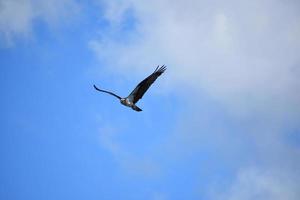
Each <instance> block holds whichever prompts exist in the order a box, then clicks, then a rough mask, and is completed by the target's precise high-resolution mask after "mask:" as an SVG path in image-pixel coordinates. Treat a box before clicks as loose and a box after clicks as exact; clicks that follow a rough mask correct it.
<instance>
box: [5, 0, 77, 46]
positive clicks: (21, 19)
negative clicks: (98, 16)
mask: <svg viewBox="0 0 300 200" xmlns="http://www.w3.org/2000/svg"><path fill="white" fill-rule="evenodd" d="M78 9H79V7H78V5H77V3H76V2H75V1H73V0H52V1H47V0H40V1H39V0H9V1H6V0H0V41H1V42H3V43H4V44H5V46H11V45H13V44H14V40H15V39H16V38H30V37H31V36H32V33H33V32H34V31H33V29H34V23H35V21H38V20H40V21H44V22H46V23H47V24H48V25H51V26H53V25H56V24H59V23H61V22H65V21H67V20H68V18H69V17H70V16H72V15H74V14H75V13H77V12H78Z"/></svg>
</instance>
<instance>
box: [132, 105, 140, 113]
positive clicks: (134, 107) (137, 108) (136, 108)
mask: <svg viewBox="0 0 300 200" xmlns="http://www.w3.org/2000/svg"><path fill="white" fill-rule="evenodd" d="M132 109H133V110H135V111H138V112H140V111H142V109H140V108H139V107H137V106H136V105H135V104H133V106H132Z"/></svg>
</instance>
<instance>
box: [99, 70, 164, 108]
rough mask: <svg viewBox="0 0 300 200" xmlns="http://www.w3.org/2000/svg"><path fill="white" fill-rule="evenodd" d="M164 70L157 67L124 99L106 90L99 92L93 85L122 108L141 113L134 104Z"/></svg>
mask: <svg viewBox="0 0 300 200" xmlns="http://www.w3.org/2000/svg"><path fill="white" fill-rule="evenodd" d="M165 70H166V67H165V66H164V65H163V66H161V67H159V66H158V67H157V68H156V69H155V71H154V72H153V73H152V74H151V75H150V76H148V77H147V78H145V79H144V80H143V81H142V82H140V83H139V84H138V85H137V86H136V88H135V89H134V90H133V91H132V92H131V93H130V94H129V95H128V97H126V98H122V97H120V96H118V95H116V94H114V93H112V92H109V91H106V90H100V89H99V88H97V87H96V86H95V85H94V88H95V89H96V90H98V91H100V92H105V93H108V94H110V95H113V96H115V97H116V98H118V99H119V100H120V102H121V104H123V105H124V106H127V107H130V108H132V109H133V110H135V111H138V112H139V111H142V109H140V108H139V107H137V106H136V105H135V104H136V103H137V102H138V101H139V100H140V99H141V98H142V97H143V95H144V94H145V92H146V91H147V90H148V89H149V87H150V86H151V85H152V83H154V81H155V80H156V79H157V78H158V77H159V76H160V75H161V74H162V73H163V72H164V71H165Z"/></svg>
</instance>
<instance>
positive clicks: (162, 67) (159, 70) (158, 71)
mask: <svg viewBox="0 0 300 200" xmlns="http://www.w3.org/2000/svg"><path fill="white" fill-rule="evenodd" d="M166 69H167V66H165V65H162V66H161V67H160V68H159V69H158V70H155V72H157V73H159V75H160V74H162V73H164V71H166Z"/></svg>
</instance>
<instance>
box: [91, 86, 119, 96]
mask: <svg viewBox="0 0 300 200" xmlns="http://www.w3.org/2000/svg"><path fill="white" fill-rule="evenodd" d="M94 88H95V89H96V90H98V91H99V92H105V93H107V94H110V95H113V96H115V97H117V98H118V99H121V97H120V96H118V95H116V94H114V93H112V92H109V91H106V90H100V89H99V88H97V87H96V85H94Z"/></svg>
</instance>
